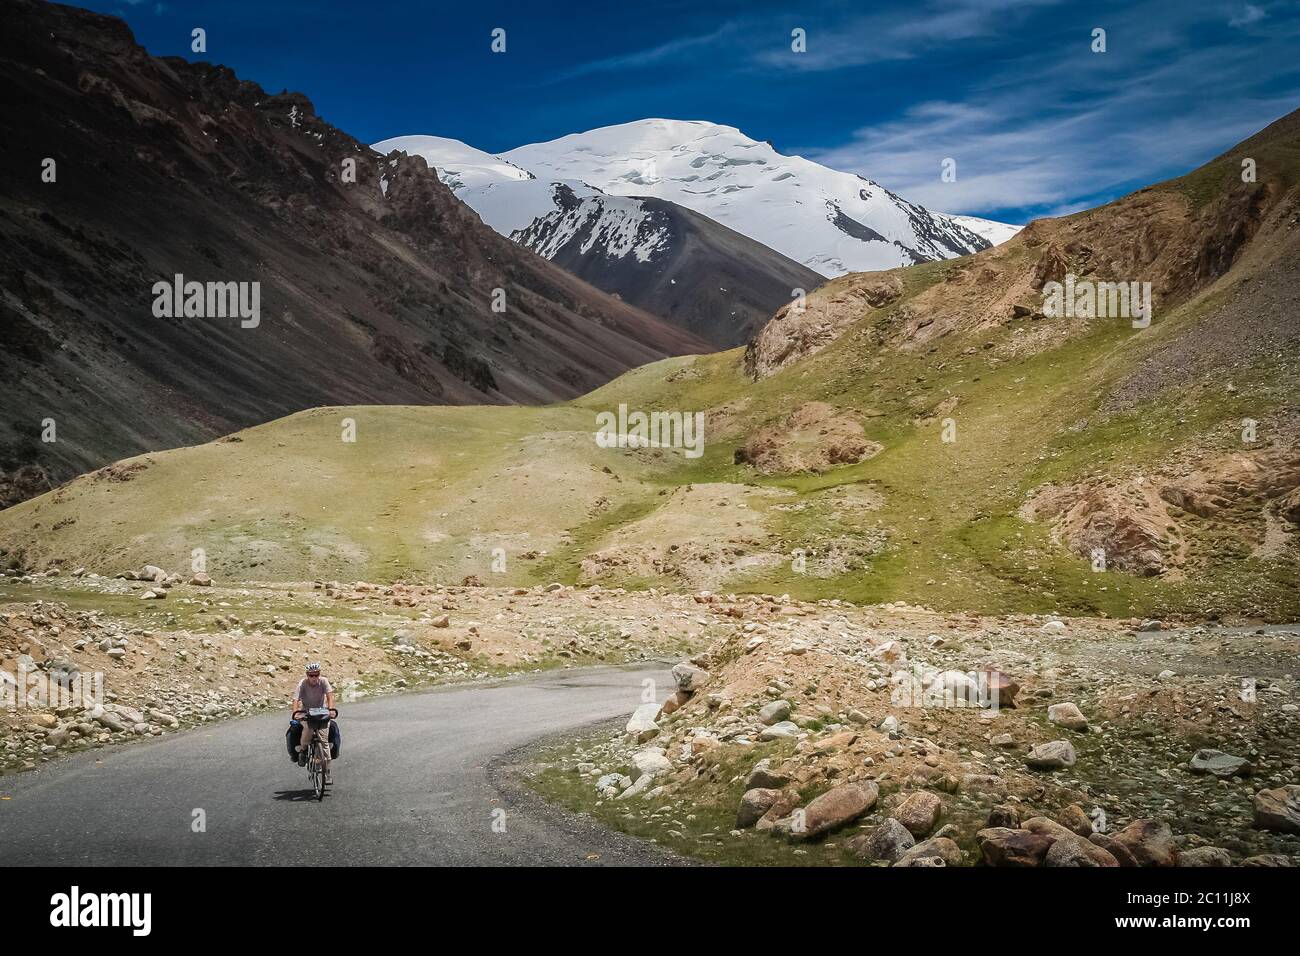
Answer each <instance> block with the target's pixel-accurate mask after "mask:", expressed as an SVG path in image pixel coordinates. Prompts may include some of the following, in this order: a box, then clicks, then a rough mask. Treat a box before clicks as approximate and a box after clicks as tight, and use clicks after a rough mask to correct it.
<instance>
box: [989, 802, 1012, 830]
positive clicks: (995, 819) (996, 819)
mask: <svg viewBox="0 0 1300 956" xmlns="http://www.w3.org/2000/svg"><path fill="white" fill-rule="evenodd" d="M984 827H985V829H988V830H992V829H994V828H999V827H1000V828H1004V829H1008V830H1018V829H1019V828H1020V810H1019V808H1018V807H1016V806H1014V805H1012V804H1009V803H1000V804H998V805H997V806H995V807H994V808H993V809H992V810H990V811H989V817H988V820H986V821H985V823H984Z"/></svg>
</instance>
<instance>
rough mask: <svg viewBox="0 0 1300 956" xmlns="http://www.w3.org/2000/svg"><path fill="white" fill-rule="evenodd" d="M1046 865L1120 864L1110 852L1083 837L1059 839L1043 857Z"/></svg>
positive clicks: (1092, 865) (1096, 865)
mask: <svg viewBox="0 0 1300 956" xmlns="http://www.w3.org/2000/svg"><path fill="white" fill-rule="evenodd" d="M1043 865H1044V866H1060V867H1064V866H1073V867H1102V866H1119V861H1118V860H1116V859H1115V857H1113V856H1112V855H1111V854H1110V853H1108V852H1106V851H1105V850H1103V849H1102V848H1101V847H1099V846H1097V845H1096V844H1095V843H1091V842H1089V841H1088V840H1084V839H1082V838H1074V839H1068V840H1057V841H1056V842H1055V843H1053V844H1052V845H1051V846H1050V847H1048V850H1047V855H1046V856H1044V857H1043Z"/></svg>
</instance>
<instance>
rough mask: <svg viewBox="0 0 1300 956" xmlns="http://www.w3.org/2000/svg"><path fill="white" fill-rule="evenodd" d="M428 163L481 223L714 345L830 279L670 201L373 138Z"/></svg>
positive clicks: (434, 140) (442, 144)
mask: <svg viewBox="0 0 1300 956" xmlns="http://www.w3.org/2000/svg"><path fill="white" fill-rule="evenodd" d="M375 148H376V149H378V150H379V151H380V152H383V153H388V152H390V151H392V150H399V151H401V152H404V153H407V154H409V155H414V156H422V157H423V158H424V159H425V161H426V162H428V163H429V165H430V166H432V167H434V168H435V169H437V170H438V175H439V176H440V177H441V179H442V181H443V182H445V183H446V184H447V186H448V187H449V188H450V189H451V190H452V191H453V192H455V193H456V196H457V197H458V198H459V199H461V200H462V201H463V202H465V203H466V204H467V205H468V206H470V207H471V208H472V209H473V210H474V211H475V212H477V213H478V214H479V216H481V217H482V219H483V221H484V222H485V223H487V224H488V225H489V226H491V227H492V228H493V229H495V230H496V231H497V232H499V233H501V235H503V236H507V237H509V238H511V239H513V240H515V241H516V242H518V243H519V244H520V245H522V246H525V247H526V248H528V249H531V250H533V251H534V252H536V253H537V254H538V255H541V256H544V257H545V258H547V259H550V260H551V261H552V262H555V263H557V264H558V265H561V266H563V267H564V268H565V269H567V270H568V271H569V272H572V273H573V274H574V275H576V276H578V277H579V278H581V279H583V280H584V281H587V282H590V283H591V284H592V285H594V286H596V287H597V288H599V289H604V290H605V291H606V292H610V293H613V294H615V295H617V296H619V298H621V299H624V300H625V301H627V302H631V303H632V304H634V305H636V306H639V307H640V308H643V309H645V310H647V311H648V312H652V313H654V314H655V315H659V316H662V317H663V318H665V319H667V320H668V321H670V322H672V323H674V324H676V325H680V326H682V327H683V328H685V329H687V330H688V331H690V332H692V333H694V334H696V335H699V336H700V337H701V338H704V339H706V340H707V341H708V342H710V343H711V344H713V345H714V346H715V347H717V348H731V347H733V346H735V345H739V344H741V343H743V342H745V341H747V340H748V338H749V336H750V335H751V334H752V332H753V331H754V329H755V328H756V327H757V326H758V325H761V324H762V323H763V322H765V321H767V319H768V317H769V316H770V315H771V314H772V312H774V311H775V310H776V309H777V308H779V307H780V306H781V305H783V304H784V303H786V302H789V301H790V300H791V299H792V298H794V297H795V296H796V295H797V293H796V291H795V290H798V289H802V290H804V291H805V292H807V291H809V290H811V289H814V288H816V287H817V286H819V285H821V283H822V282H823V281H824V277H823V276H821V275H820V274H818V273H816V272H814V271H812V270H811V269H808V268H806V267H804V266H801V265H799V264H798V263H797V262H794V261H793V260H791V259H788V258H787V257H785V256H783V255H781V254H780V253H778V252H775V251H773V250H772V249H769V248H768V247H767V246H765V245H763V244H762V243H759V242H755V241H754V240H753V239H750V238H748V237H746V236H743V235H741V234H740V233H737V232H735V231H733V230H731V229H728V228H727V227H726V226H723V225H720V224H719V223H716V222H714V221H713V220H711V219H709V218H708V217H707V216H702V215H700V214H699V213H696V212H692V211H691V210H690V209H688V208H686V207H685V206H681V205H678V204H677V203H675V202H670V201H668V200H665V199H647V198H641V197H636V196H617V195H609V194H607V193H604V192H601V191H600V190H599V189H595V188H593V187H592V186H589V185H587V184H586V183H583V182H580V181H578V180H565V181H552V180H549V179H546V178H538V177H535V176H534V175H533V174H532V173H530V172H528V171H527V170H525V169H523V168H521V167H519V166H517V165H515V164H513V163H510V162H508V161H506V160H504V159H502V158H501V157H498V156H493V155H491V154H489V153H484V152H482V151H481V150H477V149H474V148H473V147H471V146H466V145H465V144H464V143H461V142H459V141H458V140H454V139H446V138H444V137H439V136H398V137H395V138H393V139H387V140H384V141H383V142H380V143H376V144H375Z"/></svg>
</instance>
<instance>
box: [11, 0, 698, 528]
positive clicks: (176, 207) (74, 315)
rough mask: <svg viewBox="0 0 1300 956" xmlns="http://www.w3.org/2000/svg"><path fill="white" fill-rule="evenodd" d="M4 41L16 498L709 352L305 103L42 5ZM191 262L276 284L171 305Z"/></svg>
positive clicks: (572, 386) (16, 15)
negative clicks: (293, 425)
mask: <svg viewBox="0 0 1300 956" xmlns="http://www.w3.org/2000/svg"><path fill="white" fill-rule="evenodd" d="M4 50H5V52H4V56H3V59H2V60H0V80H2V81H3V83H4V85H5V87H6V88H7V89H8V90H9V91H10V95H8V96H6V97H5V98H4V100H3V103H2V104H0V139H2V140H3V141H4V143H5V144H6V146H5V148H4V149H3V150H0V176H2V177H3V179H4V182H5V190H4V193H3V197H0V290H2V291H0V324H2V325H3V328H4V335H3V336H2V337H0V379H3V380H4V383H5V385H4V415H3V416H2V417H0V504H2V503H11V502H13V501H16V500H20V499H21V498H23V497H25V496H27V495H30V494H32V493H34V492H36V491H39V490H41V489H43V488H45V487H49V485H50V484H52V483H57V482H59V481H62V480H64V479H66V478H68V477H70V476H71V475H72V474H76V473H78V472H81V471H84V470H86V469H88V468H94V467H98V466H100V465H104V464H106V463H108V462H111V461H113V460H115V459H118V458H121V457H124V456H129V455H134V454H138V453H140V452H142V451H146V450H150V449H156V448H163V447H173V446H176V445H182V444H188V443H192V442H196V441H202V440H205V439H209V438H212V437H215V436H217V435H221V434H225V433H227V432H229V431H232V430H234V429H238V428H241V427H244V426H247V425H250V424H253V423H256V422H262V421H267V420H269V419H273V418H276V417H279V416H281V415H284V414H287V413H289V412H292V411H295V410H297V409H301V408H305V407H312V406H317V405H328V404H372V403H405V404H427V403H439V404H455V403H466V402H472V403H484V402H486V403H507V402H546V401H554V400H558V399H564V398H569V397H572V396H574V395H578V394H581V393H583V392H585V391H588V390H590V389H591V388H593V387H595V386H596V385H599V384H600V383H602V382H604V381H606V380H608V379H609V378H611V377H612V376H614V375H616V374H618V373H619V372H621V371H623V370H625V369H628V368H631V367H634V366H638V365H642V364H644V363H646V362H648V361H653V360H654V359H657V358H660V357H663V356H665V355H670V354H681V353H688V352H697V351H701V350H703V349H704V348H705V347H706V346H705V343H704V342H703V341H702V340H700V339H698V338H696V337H694V336H692V335H690V334H689V333H686V332H683V331H682V330H680V329H678V328H675V327H673V326H670V325H667V324H666V323H663V322H661V321H660V320H658V319H657V318H654V317H652V316H650V315H649V314H647V313H645V312H643V311H641V310H639V309H637V308H635V307H633V306H631V305H629V304H627V303H624V302H619V301H618V300H617V299H615V298H612V297H610V296H608V295H606V294H604V293H601V292H599V291H597V290H595V289H593V288H591V287H590V286H588V285H587V284H585V283H583V282H581V281H580V280H577V279H575V278H574V277H572V276H571V275H569V274H568V273H566V272H565V271H564V270H563V269H560V268H559V267H557V266H555V265H552V264H550V263H548V262H546V261H545V260H543V259H542V258H540V257H538V256H535V255H533V254H532V253H530V252H528V251H526V250H523V249H521V248H519V247H518V246H517V245H515V244H513V243H510V242H508V241H506V240H504V239H502V238H501V237H500V236H498V235H496V234H495V233H494V232H492V231H491V230H490V229H487V228H486V227H484V226H483V225H482V223H481V222H480V221H479V219H478V217H477V216H475V215H474V214H473V213H472V212H471V211H470V210H468V209H466V208H465V207H464V206H463V205H462V204H461V203H460V202H458V201H457V200H456V199H455V198H454V196H453V195H452V194H451V192H450V191H449V190H448V189H447V188H446V187H445V186H444V185H443V184H442V183H441V182H440V181H439V180H438V178H437V176H436V175H435V174H434V173H433V172H432V171H431V170H429V169H428V168H427V167H426V165H425V163H424V161H423V160H421V159H418V158H414V157H406V156H402V155H399V154H394V155H393V156H390V157H381V156H380V155H379V154H378V153H376V152H374V151H373V150H371V149H370V148H368V147H367V146H365V145H364V144H362V143H359V142H357V141H356V140H354V139H353V138H351V137H349V136H348V135H346V134H345V133H343V132H341V131H340V130H338V129H335V128H334V127H332V126H330V125H329V124H328V123H326V122H324V121H323V120H321V119H320V118H319V117H318V116H316V115H315V111H314V109H313V108H312V105H311V103H310V101H309V100H308V99H307V98H306V97H304V96H302V95H300V94H296V93H280V94H274V95H272V94H268V93H267V92H266V91H264V90H262V89H261V88H259V87H258V86H257V85H256V84H254V83H251V82H248V81H244V80H240V79H239V78H238V77H236V76H235V75H234V74H233V73H232V72H231V71H230V70H228V69H225V68H223V67H220V66H213V65H210V64H206V63H188V62H185V61H183V60H180V59H178V58H162V59H160V58H156V57H152V56H150V55H149V54H147V53H146V52H145V51H144V50H143V49H142V48H141V47H140V46H138V45H137V44H136V43H135V41H134V39H133V38H132V35H131V33H130V31H129V30H128V29H127V27H126V26H125V24H123V23H122V22H121V21H120V20H117V19H114V18H112V17H106V16H100V15H98V14H94V13H90V12H87V11H83V10H78V9H75V8H71V7H63V6H58V5H53V4H46V3H34V2H28V0H16V2H12V3H8V4H6V7H5V43H4ZM177 275H182V276H183V277H184V279H185V280H187V281H197V282H202V283H210V282H215V283H246V284H247V285H246V286H244V287H243V291H245V292H246V293H247V298H246V300H245V301H246V303H247V304H248V305H249V306H250V308H251V305H252V299H251V296H252V288H253V286H252V284H253V283H258V294H259V302H258V305H259V310H258V315H257V317H256V320H255V321H254V320H252V319H250V318H244V317H242V316H240V317H236V316H227V317H219V316H218V317H207V318H201V317H198V316H195V315H193V314H191V315H190V316H189V317H186V318H165V317H159V315H158V314H157V312H158V311H159V310H157V309H156V308H155V302H156V299H157V293H156V291H155V288H154V287H155V283H158V282H160V281H162V282H164V283H171V282H173V281H174V277H175V276H177ZM231 288H236V287H231ZM496 290H502V291H501V292H500V293H498V292H497V291H496ZM202 301H203V302H204V306H205V308H204V309H203V311H205V312H207V311H208V310H207V308H206V305H207V303H206V299H205V298H204V299H203V300H202ZM494 303H495V304H497V305H498V307H499V309H504V311H500V310H497V311H494V309H493V306H494ZM213 305H214V307H215V305H216V303H215V301H214V303H213ZM212 311H213V312H215V311H217V310H216V309H215V308H214V309H213V310H212ZM250 315H251V312H250Z"/></svg>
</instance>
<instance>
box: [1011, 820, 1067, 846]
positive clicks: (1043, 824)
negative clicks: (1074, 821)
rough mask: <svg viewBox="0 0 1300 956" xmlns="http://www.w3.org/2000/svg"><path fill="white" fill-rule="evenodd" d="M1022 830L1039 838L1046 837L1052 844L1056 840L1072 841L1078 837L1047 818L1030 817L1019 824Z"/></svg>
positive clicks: (1065, 827)
mask: <svg viewBox="0 0 1300 956" xmlns="http://www.w3.org/2000/svg"><path fill="white" fill-rule="evenodd" d="M1020 828H1021V829H1022V830H1028V831H1029V832H1030V833H1036V834H1038V835H1039V836H1044V837H1047V838H1048V839H1049V840H1051V841H1052V842H1053V843H1055V842H1056V841H1058V840H1074V839H1078V838H1079V835H1078V834H1077V833H1075V832H1074V831H1073V830H1071V829H1070V828H1069V827H1067V826H1063V825H1062V824H1060V823H1057V822H1056V821H1055V820H1052V819H1049V818H1048V817H1030V818H1029V819H1028V820H1026V821H1025V822H1024V823H1022V824H1020Z"/></svg>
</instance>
